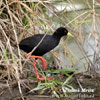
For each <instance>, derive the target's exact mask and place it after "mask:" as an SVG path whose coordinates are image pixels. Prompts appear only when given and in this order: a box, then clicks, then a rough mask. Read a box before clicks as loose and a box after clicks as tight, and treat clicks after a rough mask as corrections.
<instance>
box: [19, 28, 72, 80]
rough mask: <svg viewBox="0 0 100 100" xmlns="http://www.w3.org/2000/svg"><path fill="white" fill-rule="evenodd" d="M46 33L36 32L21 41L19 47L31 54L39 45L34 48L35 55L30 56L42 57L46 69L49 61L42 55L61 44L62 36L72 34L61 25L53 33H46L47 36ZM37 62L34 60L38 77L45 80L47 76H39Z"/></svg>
mask: <svg viewBox="0 0 100 100" xmlns="http://www.w3.org/2000/svg"><path fill="white" fill-rule="evenodd" d="M44 35H45V34H36V35H33V36H31V37H28V38H25V39H23V40H22V41H21V42H20V44H19V47H20V49H22V50H23V51H25V52H27V53H28V54H27V55H26V56H29V55H30V52H31V51H32V50H33V49H34V48H35V47H36V46H37V45H38V46H37V47H36V48H35V50H33V52H32V55H34V56H30V57H31V58H38V59H40V60H41V61H42V62H43V64H44V68H45V69H46V68H47V63H46V61H45V60H44V59H43V58H42V57H41V56H43V55H44V54H45V53H47V52H49V51H50V50H52V49H54V48H55V47H56V46H57V45H58V44H59V42H60V39H61V37H63V36H67V35H69V36H71V34H70V33H68V30H67V29H66V28H64V27H60V28H58V29H57V30H56V31H55V32H54V33H53V34H52V35H45V36H44ZM35 63H36V61H34V63H33V67H34V70H35V73H36V76H37V79H39V80H45V78H40V77H39V74H38V72H37V70H36V67H35Z"/></svg>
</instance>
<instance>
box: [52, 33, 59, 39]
mask: <svg viewBox="0 0 100 100" xmlns="http://www.w3.org/2000/svg"><path fill="white" fill-rule="evenodd" d="M53 37H54V38H56V39H58V40H60V39H61V36H60V35H59V34H57V32H54V33H53Z"/></svg>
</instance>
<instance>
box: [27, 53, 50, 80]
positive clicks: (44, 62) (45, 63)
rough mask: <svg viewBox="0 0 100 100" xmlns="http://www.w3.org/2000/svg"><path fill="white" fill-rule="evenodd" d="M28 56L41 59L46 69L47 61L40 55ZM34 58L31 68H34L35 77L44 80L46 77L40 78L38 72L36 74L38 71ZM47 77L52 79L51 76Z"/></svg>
mask: <svg viewBox="0 0 100 100" xmlns="http://www.w3.org/2000/svg"><path fill="white" fill-rule="evenodd" d="M29 55H30V53H28V54H27V55H26V57H28V56H29ZM30 58H35V59H36V58H38V59H39V60H41V61H42V63H43V65H44V69H47V62H46V61H45V59H43V58H42V57H40V56H30ZM35 65H36V60H34V63H33V68H34V71H35V74H36V77H37V79H38V80H41V81H43V80H45V79H46V78H40V77H39V74H38V72H37V69H36V66H35ZM48 79H52V78H48Z"/></svg>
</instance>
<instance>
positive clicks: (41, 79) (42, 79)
mask: <svg viewBox="0 0 100 100" xmlns="http://www.w3.org/2000/svg"><path fill="white" fill-rule="evenodd" d="M37 79H38V80H40V81H45V80H46V79H47V80H52V79H53V78H45V77H43V78H40V77H37Z"/></svg>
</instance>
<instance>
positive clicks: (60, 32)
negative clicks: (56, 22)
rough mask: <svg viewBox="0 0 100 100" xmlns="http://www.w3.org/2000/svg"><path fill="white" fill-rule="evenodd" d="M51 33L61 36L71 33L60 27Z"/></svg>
mask: <svg viewBox="0 0 100 100" xmlns="http://www.w3.org/2000/svg"><path fill="white" fill-rule="evenodd" d="M53 35H54V36H56V37H62V36H67V35H71V34H70V33H69V32H68V30H67V29H66V28H64V27H60V28H58V29H57V30H56V31H55V32H54V34H53Z"/></svg>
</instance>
